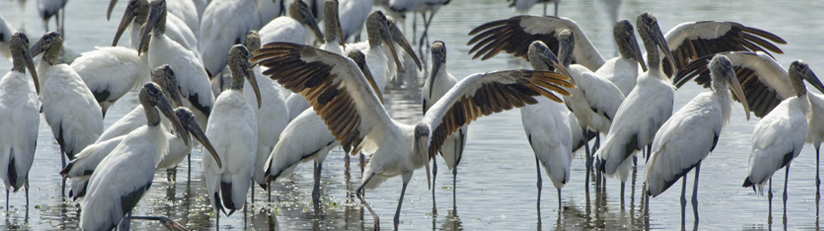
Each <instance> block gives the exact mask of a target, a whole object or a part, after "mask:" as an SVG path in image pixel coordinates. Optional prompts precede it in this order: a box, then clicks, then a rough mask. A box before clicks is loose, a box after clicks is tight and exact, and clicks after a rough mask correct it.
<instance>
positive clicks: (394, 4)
mask: <svg viewBox="0 0 824 231" xmlns="http://www.w3.org/2000/svg"><path fill="white" fill-rule="evenodd" d="M449 1H451V0H389V8H390V9H392V10H393V11H397V12H400V13H404V12H413V14H414V13H421V17H422V18H423V34H421V39H420V42H419V43H418V50H419V51H420V52H421V55H423V50H421V49H422V48H423V45H424V39H426V40H427V41H426V43H425V44H427V45H429V33H428V32H429V25H430V24H431V23H432V18H434V17H435V13H437V12H438V9H440V8H441V6H443V5H446V4H449ZM426 12H429V19H427V18H426ZM416 23H417V22H416V20H413V21H412V34H413V37H412V40H415V37H414V34H415V33H416V32H415V27H416Z"/></svg>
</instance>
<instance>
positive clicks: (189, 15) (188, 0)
mask: <svg viewBox="0 0 824 231" xmlns="http://www.w3.org/2000/svg"><path fill="white" fill-rule="evenodd" d="M133 2H134V3H133ZM116 4H117V0H110V1H109V8H108V11H106V20H110V19H111V17H112V10H114V6H115V5H116ZM128 4H129V5H128V6H126V8H130V7H133V5H132V4H142V5H145V6H148V5H149V1H148V0H140V1H134V0H129V3H128ZM198 4H202V6H203V8H202V9H201V8H199V6H200V5H198ZM205 6H206V5H205V3H203V1H202V0H171V1H169V5H168V9H169V13H171V14H172V16H169V18H170V21H171V20H174V21H175V22H173V24H175V26H176V27H178V28H175V29H182V28H184V27H183V26H185V28H186V29H188V31H189V32H190V33H194V35H193V36H197V32H198V31H200V14H201V13H203V9H205ZM141 7H142V6H141ZM193 9H195V10H198V11H193ZM146 13H148V8H146ZM144 17H145V16H144ZM171 18H174V19H171ZM192 38H194V39H195V41H196V40H197V37H192ZM181 43H182V42H181ZM134 45H137V43H135V44H134ZM193 45H195V48H197V44H196V43H195V44H193ZM195 50H196V49H195Z"/></svg>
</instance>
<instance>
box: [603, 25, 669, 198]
mask: <svg viewBox="0 0 824 231" xmlns="http://www.w3.org/2000/svg"><path fill="white" fill-rule="evenodd" d="M636 26H638V34H639V35H641V39H642V40H643V41H644V47H645V48H646V50H647V67H648V68H649V69H648V71H647V72H644V73H641V74H640V75H639V76H638V83H637V85H636V86H635V88H633V89H632V91H630V93H629V95H627V98H626V99H624V102H623V103H622V104H621V106H620V107H619V108H618V112H617V113H616V115H615V118H614V119H613V120H612V125H611V126H610V128H609V135H607V138H606V140H605V141H604V145H603V146H602V148H601V149H599V150H598V152H597V153H596V154H595V155H597V156H598V159H597V160H596V163H595V165H596V167H597V168H598V170H599V171H601V172H603V173H605V174H607V175H613V174H615V173H616V171H617V170H618V169H619V166H621V165H622V164H623V166H627V167H629V164H628V163H625V161H629V157H630V156H631V155H632V154H633V153H634V152H635V151H636V150H643V149H644V148H645V147H647V148H648V151H649V148H650V147H651V146H650V145H651V144H652V142H653V138H654V137H655V133H656V132H657V131H658V129H659V128H660V127H661V125H662V124H664V122H665V121H667V119H669V118H670V116H671V115H672V103H673V99H674V94H675V87H674V86H672V84H671V83H670V80H669V78H668V77H667V76H666V75H664V73H663V72H662V71H661V59H660V58H659V54H660V53H659V49H660V51H662V52H663V53H664V56H666V58H667V59H671V57H672V54H670V53H669V50H668V49H667V47H666V44H667V42H666V40H664V36H663V35H662V34H661V29H660V28H659V27H658V20H657V19H656V18H655V16H653V15H652V14H651V13H649V12H646V13H643V14H641V15H639V16H638V19H637V22H636ZM670 63H672V62H670ZM648 158H649V157H648ZM627 167H624V168H622V171H621V172H620V176H621V178H622V182H623V181H625V180H626V172H628V171H629V170H628V168H627Z"/></svg>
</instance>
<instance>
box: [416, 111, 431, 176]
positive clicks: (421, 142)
mask: <svg viewBox="0 0 824 231" xmlns="http://www.w3.org/2000/svg"><path fill="white" fill-rule="evenodd" d="M414 143H415V144H414V145H415V147H413V149H414V152H417V153H416V154H417V155H418V156H419V158H421V160H423V161H424V166H426V183H427V185H428V186H429V187H431V180H430V171H429V160H430V159H431V158H432V155H430V153H429V125H428V124H426V123H418V124H417V125H415V141H414ZM413 155H414V154H413ZM413 157H414V156H413Z"/></svg>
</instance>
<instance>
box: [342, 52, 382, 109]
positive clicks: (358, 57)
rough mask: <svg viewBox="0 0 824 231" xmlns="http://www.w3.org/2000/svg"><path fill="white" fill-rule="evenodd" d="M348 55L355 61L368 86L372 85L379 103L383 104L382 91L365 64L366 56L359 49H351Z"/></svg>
mask: <svg viewBox="0 0 824 231" xmlns="http://www.w3.org/2000/svg"><path fill="white" fill-rule="evenodd" d="M348 57H349V58H350V59H352V61H355V64H357V65H358V68H360V70H361V72H362V73H363V77H364V78H366V82H368V83H369V86H370V87H372V91H374V92H375V95H376V96H377V97H378V100H380V101H381V104H383V93H382V92H381V89H380V88H379V87H378V84H377V83H376V82H375V78H374V77H373V76H372V71H370V70H369V66H368V65H367V64H366V58H365V57H364V55H363V53H361V52H360V51H352V52H350V53H349V55H348Z"/></svg>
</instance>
